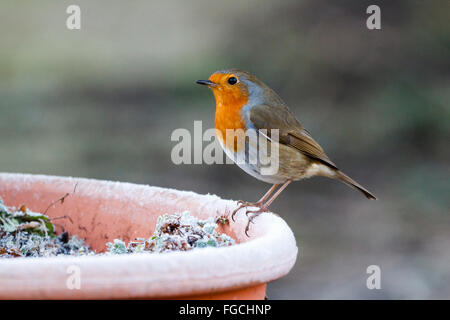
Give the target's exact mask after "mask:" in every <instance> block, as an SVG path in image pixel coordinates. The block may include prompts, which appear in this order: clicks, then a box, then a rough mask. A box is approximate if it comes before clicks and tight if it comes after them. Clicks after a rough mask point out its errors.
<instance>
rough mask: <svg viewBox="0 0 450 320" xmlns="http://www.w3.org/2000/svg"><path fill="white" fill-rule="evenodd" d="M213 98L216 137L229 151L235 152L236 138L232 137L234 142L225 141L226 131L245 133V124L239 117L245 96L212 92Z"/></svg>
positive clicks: (244, 103)
mask: <svg viewBox="0 0 450 320" xmlns="http://www.w3.org/2000/svg"><path fill="white" fill-rule="evenodd" d="M214 96H215V98H216V118H215V127H216V130H217V131H219V132H220V133H221V135H220V134H219V133H218V134H217V136H218V137H219V139H220V138H222V142H223V144H224V145H225V146H228V148H229V149H231V148H232V149H233V151H234V152H236V151H237V148H238V143H237V137H234V142H232V141H228V143H227V140H226V131H227V129H232V130H237V129H242V130H244V131H245V129H246V127H245V122H244V120H243V119H242V116H241V112H240V111H241V109H242V107H243V106H245V105H246V104H247V101H248V97H247V95H243V94H241V92H236V93H234V92H227V93H226V94H224V93H223V92H220V91H217V92H216V90H214Z"/></svg>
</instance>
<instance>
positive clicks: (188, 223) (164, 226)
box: [0, 197, 235, 258]
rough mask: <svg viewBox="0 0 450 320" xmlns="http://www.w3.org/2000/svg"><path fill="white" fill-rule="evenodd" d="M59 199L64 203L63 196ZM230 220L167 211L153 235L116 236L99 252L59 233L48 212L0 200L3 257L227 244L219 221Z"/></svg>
mask: <svg viewBox="0 0 450 320" xmlns="http://www.w3.org/2000/svg"><path fill="white" fill-rule="evenodd" d="M58 201H61V202H63V201H64V197H63V198H60V199H59V200H58ZM60 218H63V219H70V217H67V216H63V217H60ZM53 220H55V219H53ZM228 223H229V221H228V218H227V217H225V216H221V217H217V218H208V219H206V220H201V219H198V218H196V217H194V216H191V215H190V214H189V212H187V211H186V212H183V213H181V214H171V215H169V214H165V215H162V216H159V217H158V221H157V224H156V230H155V232H154V234H153V235H152V236H151V237H150V238H148V239H146V238H137V239H136V240H135V241H130V242H129V243H128V244H126V243H125V242H124V241H122V240H120V239H114V240H113V242H109V243H107V244H106V252H104V253H96V252H95V251H94V250H91V249H90V248H89V246H88V245H87V244H86V243H85V242H84V240H83V239H80V238H79V237H77V236H76V235H72V236H70V235H69V234H68V233H67V232H62V233H60V234H57V233H56V231H55V225H54V224H53V221H52V219H50V218H49V217H48V216H46V215H45V214H42V213H36V212H32V211H30V210H29V209H28V208H27V207H26V206H25V205H22V206H21V207H20V208H15V207H8V206H6V205H5V204H4V203H3V202H2V201H1V199H0V258H16V257H51V256H58V255H73V256H80V255H95V254H127V253H163V252H168V251H189V250H193V249H198V248H205V247H224V246H230V245H233V244H235V241H234V239H232V238H231V237H230V236H228V235H227V234H225V233H220V232H219V230H218V225H219V224H228Z"/></svg>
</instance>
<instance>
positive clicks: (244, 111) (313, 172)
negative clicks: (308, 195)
mask: <svg viewBox="0 0 450 320" xmlns="http://www.w3.org/2000/svg"><path fill="white" fill-rule="evenodd" d="M196 83H197V84H200V85H204V86H207V87H209V88H210V89H211V90H212V92H213V94H214V98H215V101H216V112H215V120H214V125H215V130H216V136H217V138H218V139H217V140H218V141H219V143H220V145H221V147H222V148H223V150H224V151H225V153H226V154H227V155H228V156H229V157H230V158H231V159H233V161H234V162H235V163H236V164H237V165H238V166H239V167H240V168H241V169H243V170H244V171H245V172H247V173H248V174H250V175H252V176H253V177H255V178H257V179H258V180H261V181H263V182H267V183H270V184H272V187H271V188H270V189H269V190H268V191H267V192H266V193H265V194H264V196H263V197H262V198H261V199H260V200H258V201H257V202H248V201H243V200H239V201H238V206H237V207H236V208H235V210H234V211H233V212H232V215H231V217H232V219H233V221H234V216H235V215H236V213H237V212H238V211H239V210H241V209H244V208H245V210H246V211H245V213H246V215H247V217H248V222H247V225H246V228H245V233H246V235H247V236H248V231H249V228H250V223H253V220H254V219H255V218H256V217H257V216H259V215H260V214H261V213H263V212H267V211H268V209H269V206H270V205H271V204H272V203H273V201H274V200H275V199H276V198H277V197H278V196H279V195H280V193H281V192H282V191H283V190H284V189H285V188H286V187H287V186H288V185H289V184H290V183H291V182H292V181H298V180H302V179H306V178H311V177H313V176H324V177H327V178H331V179H336V180H340V181H342V182H344V183H346V184H347V185H349V186H351V187H353V188H355V189H356V190H358V191H360V192H361V193H362V194H363V195H364V196H366V197H367V198H368V199H371V200H375V199H376V197H375V196H374V195H373V194H372V193H371V192H370V191H368V190H367V189H366V188H364V187H363V186H361V185H360V184H359V183H357V182H356V181H355V180H353V179H352V178H350V177H349V176H347V175H346V174H345V173H343V172H342V171H340V170H339V168H338V167H337V166H336V164H334V163H333V162H332V161H331V160H330V158H329V157H328V156H327V154H326V153H325V151H324V150H323V149H322V147H321V146H320V145H319V144H318V143H317V142H316V140H314V139H313V137H312V136H311V134H310V133H309V132H308V131H307V130H306V129H305V128H304V127H303V126H302V125H301V124H300V122H299V121H298V120H297V118H296V117H295V115H294V114H293V113H292V111H291V110H290V109H289V107H288V106H287V105H286V103H285V102H284V101H283V100H282V99H281V98H280V96H279V95H278V94H277V93H276V92H275V91H274V90H272V89H271V88H270V87H269V86H267V85H266V84H264V83H263V82H262V81H260V80H259V79H258V78H256V77H255V76H254V75H252V74H250V73H249V72H246V71H243V70H240V69H224V70H219V71H216V72H214V73H213V74H212V75H211V76H210V77H209V78H208V80H197V81H196ZM274 129H275V130H277V135H278V137H276V136H275V135H274V134H273V132H275V131H274ZM228 130H235V131H238V130H241V131H240V132H242V131H244V132H245V131H247V130H254V131H255V132H256V133H257V135H258V137H259V138H261V137H262V139H265V142H266V143H267V148H268V149H269V148H272V147H277V148H278V157H277V158H278V159H276V160H277V166H278V170H277V171H276V172H275V173H271V174H263V172H262V168H263V165H262V163H260V161H253V162H251V161H249V155H251V154H255V148H257V146H256V145H255V143H249V142H248V141H247V140H246V141H245V145H244V147H239V146H236V138H232V140H233V141H227V138H228V137H227V131H228ZM275 138H276V139H275ZM229 140H231V139H229ZM237 159H241V160H240V161H237ZM277 189H278V190H277ZM251 207H254V208H256V210H251V209H250V208H251ZM249 214H251V216H250V217H249Z"/></svg>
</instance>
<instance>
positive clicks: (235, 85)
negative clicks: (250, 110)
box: [197, 69, 266, 106]
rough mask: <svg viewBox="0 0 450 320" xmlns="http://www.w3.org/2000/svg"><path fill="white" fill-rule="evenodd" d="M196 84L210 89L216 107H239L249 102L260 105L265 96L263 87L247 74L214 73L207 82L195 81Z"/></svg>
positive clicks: (232, 72)
mask: <svg viewBox="0 0 450 320" xmlns="http://www.w3.org/2000/svg"><path fill="white" fill-rule="evenodd" d="M197 83H198V84H201V85H205V86H208V87H210V88H211V89H212V91H213V93H214V97H215V99H216V104H217V105H230V104H231V105H240V106H243V105H245V104H247V103H248V102H249V101H254V102H258V103H261V102H262V100H264V96H265V87H266V86H265V85H264V84H263V83H262V82H261V81H259V80H258V79H257V78H256V77H254V76H252V75H251V74H249V73H248V72H245V71H242V70H238V69H227V70H220V71H216V72H214V73H213V74H212V75H211V76H210V77H209V79H208V80H197Z"/></svg>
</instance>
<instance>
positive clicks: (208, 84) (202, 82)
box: [195, 80, 217, 87]
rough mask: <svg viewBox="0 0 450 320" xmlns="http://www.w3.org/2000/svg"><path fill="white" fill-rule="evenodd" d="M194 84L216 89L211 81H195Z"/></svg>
mask: <svg viewBox="0 0 450 320" xmlns="http://www.w3.org/2000/svg"><path fill="white" fill-rule="evenodd" d="M195 82H196V83H198V84H201V85H203V86H208V87H216V86H217V84H215V83H214V82H212V81H211V80H197V81H195Z"/></svg>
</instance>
